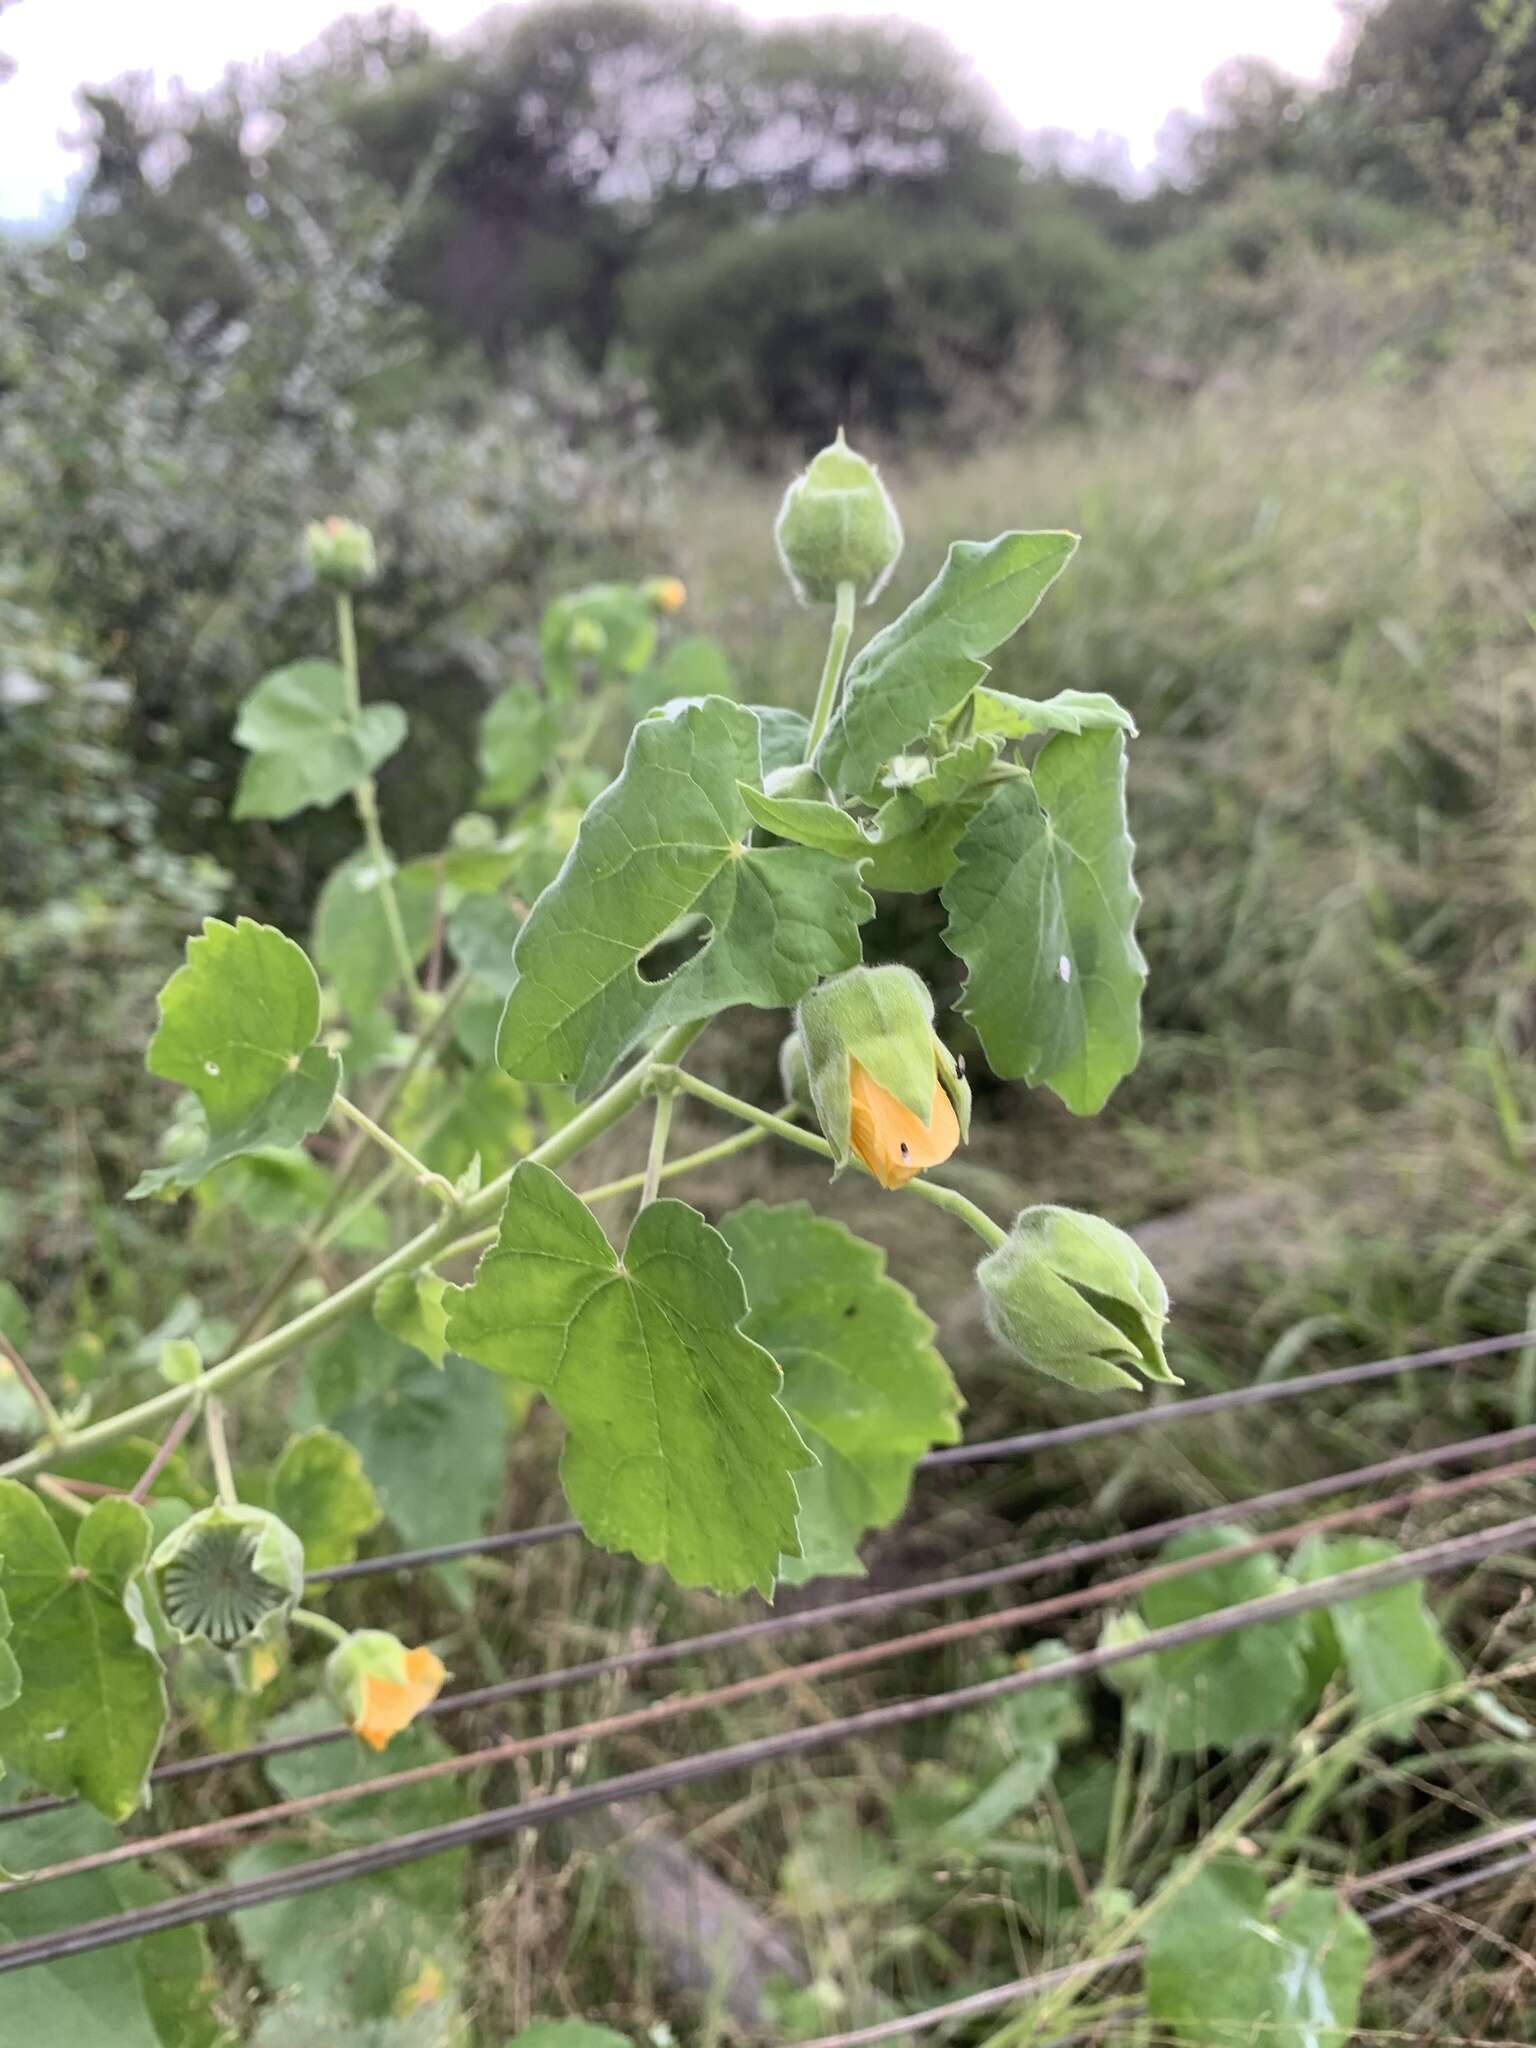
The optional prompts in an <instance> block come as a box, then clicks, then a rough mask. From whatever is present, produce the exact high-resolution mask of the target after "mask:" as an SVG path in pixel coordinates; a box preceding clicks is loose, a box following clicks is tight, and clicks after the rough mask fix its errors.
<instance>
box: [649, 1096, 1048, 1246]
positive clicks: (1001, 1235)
mask: <svg viewBox="0 0 1536 2048" xmlns="http://www.w3.org/2000/svg"><path fill="white" fill-rule="evenodd" d="M656 1072H657V1073H660V1072H661V1070H660V1069H657V1070H656ZM664 1078H665V1079H666V1081H667V1084H668V1085H669V1086H670V1087H673V1088H681V1089H684V1090H685V1091H686V1092H687V1093H688V1094H689V1095H695V1096H697V1097H698V1099H699V1101H700V1102H707V1103H709V1104H710V1105H711V1106H712V1107H713V1108H715V1109H721V1110H724V1111H725V1113H726V1115H727V1116H734V1117H739V1118H740V1119H741V1121H742V1122H743V1123H748V1124H756V1125H757V1126H758V1128H759V1129H760V1130H764V1131H768V1132H771V1133H772V1135H773V1136H774V1137H776V1138H787V1139H788V1140H789V1142H790V1144H792V1145H799V1146H801V1147H803V1149H804V1150H805V1151H807V1152H817V1153H819V1154H820V1155H821V1157H822V1158H823V1159H830V1158H831V1157H832V1156H833V1155H832V1147H831V1146H830V1145H829V1144H828V1143H827V1141H826V1139H825V1138H820V1137H817V1136H816V1135H815V1133H814V1132H811V1131H802V1130H800V1129H799V1128H798V1126H796V1125H795V1124H792V1123H789V1122H788V1121H787V1120H786V1119H785V1118H784V1117H782V1116H775V1115H774V1113H773V1112H772V1111H771V1110H767V1109H759V1108H757V1106H756V1105H755V1104H754V1103H751V1102H743V1101H742V1099H741V1097H740V1096H739V1095H728V1094H727V1093H726V1091H725V1090H724V1089H723V1088H716V1087H715V1086H714V1084H713V1082H710V1081H701V1080H700V1079H699V1077H698V1075H697V1074H689V1073H685V1072H684V1070H683V1069H682V1068H681V1067H675V1068H674V1069H673V1070H672V1071H671V1072H670V1073H668V1074H665V1076H664ZM900 1192H901V1193H902V1194H904V1195H918V1196H920V1197H921V1198H922V1200H923V1201H925V1202H932V1204H933V1206H934V1207H935V1208H936V1209H943V1210H946V1211H947V1212H948V1213H949V1214H950V1215H951V1216H958V1217H959V1219H960V1221H961V1222H962V1223H966V1224H969V1226H970V1227H971V1229H972V1230H974V1231H975V1233H976V1235H977V1236H978V1237H979V1238H981V1239H982V1241H983V1242H984V1243H985V1244H987V1245H989V1246H990V1247H991V1248H992V1250H993V1251H996V1249H997V1247H998V1246H999V1245H1002V1244H1006V1243H1007V1242H1008V1233H1007V1231H1006V1230H1003V1229H1000V1228H999V1226H998V1225H997V1224H995V1223H994V1222H993V1221H992V1218H991V1217H990V1216H989V1215H988V1214H987V1212H986V1210H985V1209H978V1208H977V1206H976V1204H975V1203H974V1202H972V1201H970V1200H969V1199H968V1198H967V1197H966V1196H965V1195H962V1194H961V1193H960V1192H959V1191H958V1190H957V1189H955V1188H946V1187H941V1186H940V1185H939V1183H938V1182H937V1181H932V1180H924V1179H923V1178H922V1176H921V1175H919V1176H918V1177H917V1178H916V1179H914V1180H909V1181H908V1182H907V1183H906V1185H905V1187H903V1188H902V1189H901V1191H900Z"/></svg>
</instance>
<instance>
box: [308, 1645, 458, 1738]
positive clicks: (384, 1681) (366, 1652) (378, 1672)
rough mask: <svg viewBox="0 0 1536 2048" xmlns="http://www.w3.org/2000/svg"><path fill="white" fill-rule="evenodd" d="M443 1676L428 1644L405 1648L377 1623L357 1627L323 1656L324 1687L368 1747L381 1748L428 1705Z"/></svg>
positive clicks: (436, 1693)
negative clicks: (324, 1657)
mask: <svg viewBox="0 0 1536 2048" xmlns="http://www.w3.org/2000/svg"><path fill="white" fill-rule="evenodd" d="M447 1676H448V1673H447V1670H446V1669H445V1667H444V1665H443V1663H442V1660H441V1659H440V1658H439V1657H437V1656H436V1655H435V1654H434V1653H433V1652H432V1651H431V1650H421V1649H418V1650H408V1649H407V1648H406V1646H405V1644H404V1643H402V1642H401V1641H400V1639H399V1638H398V1637H397V1636H392V1635H390V1634H389V1633H388V1632H387V1631H386V1630H384V1629H381V1628H364V1629H358V1630H357V1631H356V1633H355V1634H353V1635H350V1636H348V1637H347V1640H346V1641H345V1642H344V1643H338V1644H337V1646H336V1648H335V1649H334V1650H333V1651H332V1652H331V1654H330V1656H329V1657H328V1658H327V1659H326V1665H325V1684H326V1690H327V1691H328V1692H329V1693H330V1696H331V1698H332V1699H333V1700H334V1701H335V1702H336V1705H337V1706H338V1707H339V1708H340V1710H341V1712H342V1713H343V1714H344V1715H345V1716H346V1719H347V1725H348V1726H349V1727H350V1728H351V1729H352V1731H353V1732H354V1734H356V1735H359V1736H361V1738H362V1740H363V1741H364V1742H366V1743H367V1744H368V1746H369V1748H370V1749H384V1748H385V1747H386V1746H387V1745H388V1743H389V1741H390V1739H391V1737H392V1736H396V1735H398V1734H399V1733H400V1731H401V1729H402V1728H408V1727H409V1726H410V1724H411V1722H412V1721H414V1720H415V1718H416V1716H417V1715H418V1714H419V1713H420V1712H421V1710H422V1708H423V1707H428V1706H430V1705H431V1704H432V1702H433V1700H435V1699H436V1698H437V1695H438V1693H439V1692H440V1690H441V1689H442V1683H443V1680H444V1679H445V1678H446V1677H447Z"/></svg>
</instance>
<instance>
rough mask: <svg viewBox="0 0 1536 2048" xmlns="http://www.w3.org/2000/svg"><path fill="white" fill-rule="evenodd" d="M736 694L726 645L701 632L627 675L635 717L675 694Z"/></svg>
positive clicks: (671, 698) (640, 715) (688, 637)
mask: <svg viewBox="0 0 1536 2048" xmlns="http://www.w3.org/2000/svg"><path fill="white" fill-rule="evenodd" d="M735 694H736V678H735V677H734V676H733V675H732V673H731V664H730V661H729V660H728V658H727V656H726V652H725V649H724V648H723V647H722V646H721V645H720V643H719V642H718V641H717V640H710V639H708V638H706V637H705V635H704V634H702V633H690V634H688V635H687V636H686V637H685V638H683V639H681V640H675V641H674V642H673V643H672V645H671V646H670V647H669V648H668V649H667V651H666V653H665V655H663V657H662V659H661V660H660V661H659V662H657V663H656V665H655V666H654V667H653V668H648V669H643V670H642V671H641V672H640V674H639V675H637V676H632V677H631V678H630V684H629V708H630V712H631V714H632V715H633V716H634V717H636V718H644V717H645V716H646V715H647V713H649V712H652V711H655V710H658V709H659V708H660V707H661V706H662V705H663V704H668V703H670V702H671V701H672V700H673V698H675V697H734V696H735ZM796 758H798V756H797V757H796Z"/></svg>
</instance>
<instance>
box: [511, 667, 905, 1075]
mask: <svg viewBox="0 0 1536 2048" xmlns="http://www.w3.org/2000/svg"><path fill="white" fill-rule="evenodd" d="M761 779H762V770H761V764H760V757H759V748H758V726H757V721H756V719H755V718H754V717H753V715H752V713H751V712H750V711H748V710H744V709H743V708H742V707H741V706H739V705H735V704H728V703H726V701H725V700H724V699H723V698H720V697H711V698H708V699H706V700H705V702H704V703H702V704H698V705H693V706H690V707H688V708H687V709H684V710H680V711H678V712H676V713H675V714H674V715H673V716H671V717H667V718H648V719H643V720H642V721H641V723H640V724H639V725H637V726H636V727H635V730H634V734H633V737H632V738H631V740H630V745H629V751H628V754H627V756H626V758H625V763H624V769H623V772H622V773H621V775H620V776H619V778H618V780H617V781H616V782H614V783H612V784H611V785H610V786H609V787H608V788H607V789H606V790H605V791H604V792H603V794H602V795H601V796H600V797H599V798H598V799H597V801H596V802H595V803H594V804H593V806H592V808H591V809H590V810H589V811H588V812H587V815H586V817H585V818H584V819H583V820H582V825H581V830H580V832H579V833H578V835H577V839H576V844H575V846H574V847H573V848H572V849H571V852H570V854H569V855H568V856H567V858H566V861H565V865H564V866H563V867H562V868H561V870H560V873H559V874H558V875H557V876H556V878H555V880H554V882H553V883H552V884H551V885H550V887H549V888H548V889H546V890H545V892H544V894H543V895H542V896H541V897H540V898H539V900H538V902H537V903H536V904H535V905H534V907H533V910H532V911H531V912H530V914H529V917H528V920H527V922H526V924H525V925H524V926H523V929H522V932H521V933H520V935H519V937H518V941H517V947H516V951H515V952H514V954H513V966H514V968H515V970H516V974H517V980H516V982H515V984H514V986H513V989H512V993H511V995H510V996H509V997H508V998H507V1007H506V1011H505V1013H504V1015H503V1017H502V1021H501V1032H500V1035H499V1038H498V1041H497V1058H498V1060H499V1062H500V1064H501V1065H502V1066H503V1067H504V1068H505V1069H506V1071H507V1072H508V1073H510V1074H515V1075H517V1076H518V1077H519V1078H520V1079H522V1080H526V1081H573V1082H575V1084H576V1086H577V1089H578V1091H579V1092H581V1093H583V1094H585V1093H590V1092H591V1091H592V1090H593V1089H594V1088H595V1087H596V1086H597V1085H598V1084H599V1083H600V1082H601V1081H602V1080H603V1078H604V1077H605V1075H607V1073H608V1072H609V1070H610V1069H611V1068H612V1067H613V1065H614V1063H615V1061H617V1060H619V1059H622V1058H623V1056H624V1055H625V1053H627V1052H630V1051H632V1050H633V1049H634V1048H635V1047H636V1046H638V1045H640V1044H641V1043H642V1042H644V1041H645V1040H647V1039H650V1038H653V1037H655V1036H656V1035H657V1034H658V1033H660V1032H661V1031H663V1030H666V1029H667V1028H669V1027H670V1026H672V1025H676V1024H685V1023H693V1022H696V1021H698V1020H699V1019H701V1018H704V1017H711V1016H713V1015H714V1014H715V1013H716V1011H718V1010H720V1009H722V1008H723V1007H725V1006H726V1005H728V1004H731V1003H752V1004H755V1005H757V1006H758V1007H759V1008H767V1009H772V1008H777V1007H778V1006H780V1005H782V1004H788V1003H793V1002H796V1001H798V999H799V998H800V997H801V996H803V995H804V994H805V992H806V990H807V989H809V988H810V987H811V986H812V985H813V984H814V983H815V982H816V981H817V980H818V979H820V978H821V977H822V976H823V975H826V974H832V973H835V972H836V971H837V970H838V969H839V968H842V967H849V966H852V965H853V964H854V962H856V961H857V959H858V958H859V933H858V927H859V923H860V920H861V919H862V918H864V917H867V916H868V915H869V914H870V913H871V911H872V909H873V907H874V906H873V904H872V903H871V901H870V899H869V897H868V896H866V895H865V893H864V891H863V889H862V888H861V887H860V886H859V879H858V871H857V869H856V868H855V867H854V866H853V865H852V863H850V862H848V861H845V860H840V859H838V858H837V857H836V856H835V855H832V854H827V853H818V852H816V851H814V850H813V849H810V848H807V847H799V846H774V847H764V848H755V847H749V846H748V845H747V843H746V841H747V835H748V831H749V829H750V825H751V819H750V817H749V815H748V813H747V810H746V807H745V805H744V804H743V803H742V801H741V795H740V791H739V788H738V784H740V783H741V782H745V781H750V782H753V783H758V782H760V781H761ZM684 920H690V921H692V922H693V923H694V924H695V926H697V927H699V928H701V929H702V930H703V931H704V933H705V936H704V940H703V943H702V945H701V946H699V948H698V950H697V951H696V952H694V954H693V955H692V957H691V958H688V959H686V960H684V961H683V962H682V964H680V965H678V966H676V967H675V968H674V969H673V970H672V971H671V972H667V973H665V974H664V975H663V977H662V978H661V979H659V980H648V979H647V978H646V974H645V972H644V971H643V968H642V962H643V961H644V959H645V956H646V955H647V954H648V953H650V952H651V950H652V949H653V948H654V947H656V946H657V945H658V943H659V942H661V941H663V940H664V939H666V938H667V936H668V935H669V934H670V933H671V932H672V931H673V930H674V928H676V927H678V926H679V924H680V923H681V922H682V921H684Z"/></svg>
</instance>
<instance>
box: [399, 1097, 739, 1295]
mask: <svg viewBox="0 0 1536 2048" xmlns="http://www.w3.org/2000/svg"><path fill="white" fill-rule="evenodd" d="M767 1136H768V1133H767V1132H766V1131H764V1130H759V1129H758V1128H757V1126H756V1125H755V1124H753V1125H750V1126H748V1128H747V1129H746V1130H742V1131H737V1132H736V1133H735V1134H734V1135H733V1136H732V1137H729V1138H722V1139H721V1140H720V1142H719V1143H718V1144H716V1145H705V1146H704V1147H703V1148H702V1150H700V1151H698V1152H685V1153H684V1154H683V1156H682V1157H681V1158H680V1159H669V1160H668V1161H667V1162H666V1164H665V1165H664V1166H663V1167H662V1169H661V1179H662V1180H673V1179H675V1178H676V1176H677V1175H678V1174H680V1173H692V1172H694V1171H695V1169H696V1168H698V1167H700V1166H713V1165H714V1164H715V1162H716V1160H718V1159H734V1158H735V1156H736V1154H737V1153H738V1152H745V1151H747V1150H748V1149H749V1147H751V1146H753V1145H761V1144H762V1142H763V1140H764V1139H765V1138H766V1137H767ZM644 1185H645V1175H644V1174H643V1173H626V1174H625V1175H624V1176H623V1178H622V1179H621V1180H608V1181H604V1182H603V1184H602V1185H601V1186H600V1187H595V1188H578V1189H577V1193H578V1194H579V1195H580V1196H581V1199H582V1200H583V1201H584V1202H586V1203H588V1204H591V1203H593V1202H610V1201H613V1200H614V1199H615V1198H616V1197H618V1196H619V1195H632V1194H633V1193H634V1192H635V1190H636V1189H637V1188H642V1187H644ZM499 1235H500V1230H499V1227H498V1226H497V1225H496V1224H494V1223H493V1224H491V1225H490V1227H489V1228H488V1229H486V1230H474V1231H471V1232H470V1234H469V1235H468V1236H467V1237H460V1238H455V1240H454V1242H453V1243H452V1244H450V1245H445V1246H444V1248H443V1250H442V1251H440V1252H439V1253H438V1255H437V1261H438V1264H439V1265H446V1264H447V1263H448V1261H449V1260H450V1259H459V1258H462V1257H463V1256H464V1254H465V1253H466V1252H480V1251H484V1250H485V1248H486V1247H487V1245H493V1244H494V1243H495V1242H496V1239H497V1237H498V1236H499Z"/></svg>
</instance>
